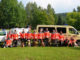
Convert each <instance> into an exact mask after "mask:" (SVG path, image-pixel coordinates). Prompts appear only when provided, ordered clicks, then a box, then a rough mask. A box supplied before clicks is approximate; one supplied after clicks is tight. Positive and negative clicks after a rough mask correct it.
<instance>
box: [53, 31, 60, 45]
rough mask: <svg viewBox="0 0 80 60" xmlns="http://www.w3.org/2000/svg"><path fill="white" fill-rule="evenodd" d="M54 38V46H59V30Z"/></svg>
mask: <svg viewBox="0 0 80 60" xmlns="http://www.w3.org/2000/svg"><path fill="white" fill-rule="evenodd" d="M53 36H54V40H53V42H54V44H53V45H54V46H58V45H59V37H60V34H59V33H58V32H57V30H55V32H54V34H53Z"/></svg>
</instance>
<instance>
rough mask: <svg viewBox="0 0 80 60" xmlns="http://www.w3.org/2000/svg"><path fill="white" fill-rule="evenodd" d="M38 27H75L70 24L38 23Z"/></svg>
mask: <svg viewBox="0 0 80 60" xmlns="http://www.w3.org/2000/svg"><path fill="white" fill-rule="evenodd" d="M37 27H73V26H70V25H37Z"/></svg>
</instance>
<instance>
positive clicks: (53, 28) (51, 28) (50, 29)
mask: <svg viewBox="0 0 80 60" xmlns="http://www.w3.org/2000/svg"><path fill="white" fill-rule="evenodd" d="M41 28H43V32H45V30H46V28H48V30H49V32H50V33H52V32H53V30H55V27H39V28H38V29H39V30H38V32H39V31H40V29H41Z"/></svg>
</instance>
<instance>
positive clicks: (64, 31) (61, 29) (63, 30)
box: [57, 27, 66, 33]
mask: <svg viewBox="0 0 80 60" xmlns="http://www.w3.org/2000/svg"><path fill="white" fill-rule="evenodd" d="M57 31H58V32H59V33H60V31H62V32H63V33H66V28H62V27H58V28H57Z"/></svg>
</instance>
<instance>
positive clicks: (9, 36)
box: [6, 31, 12, 39]
mask: <svg viewBox="0 0 80 60" xmlns="http://www.w3.org/2000/svg"><path fill="white" fill-rule="evenodd" d="M8 38H10V39H12V34H11V32H10V31H9V33H8V34H7V36H6V39H8Z"/></svg>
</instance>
